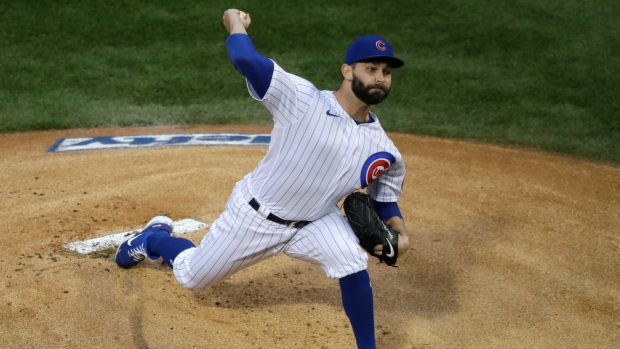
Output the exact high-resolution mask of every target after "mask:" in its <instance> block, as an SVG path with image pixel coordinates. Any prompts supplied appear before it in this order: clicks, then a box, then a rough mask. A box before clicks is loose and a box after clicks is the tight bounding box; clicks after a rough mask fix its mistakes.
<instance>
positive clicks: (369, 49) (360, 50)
mask: <svg viewBox="0 0 620 349" xmlns="http://www.w3.org/2000/svg"><path fill="white" fill-rule="evenodd" d="M364 60H371V61H377V62H386V63H388V64H390V65H391V66H392V68H400V67H402V66H403V65H405V62H403V60H402V59H400V58H397V57H394V49H392V45H390V43H389V42H388V41H387V40H385V39H384V38H382V37H380V36H378V35H369V36H360V37H359V38H357V40H355V42H354V43H352V44H351V45H349V48H347V55H346V56H345V58H344V63H345V64H349V65H351V64H353V63H355V62H359V61H364Z"/></svg>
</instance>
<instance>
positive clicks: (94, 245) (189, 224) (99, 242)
mask: <svg viewBox="0 0 620 349" xmlns="http://www.w3.org/2000/svg"><path fill="white" fill-rule="evenodd" d="M206 227H208V225H207V224H206V223H203V222H201V221H197V220H195V219H191V218H186V219H181V220H178V221H175V222H174V234H175V235H182V234H187V233H191V232H194V231H198V230H201V229H205V228H206ZM141 229H142V228H139V229H136V230H129V231H125V232H122V233H116V234H111V235H106V236H102V237H98V238H94V239H89V240H84V241H74V242H70V243H68V244H66V245H65V248H67V249H69V250H71V251H75V252H77V253H81V254H88V253H92V252H97V251H100V250H103V249H106V248H108V247H112V246H118V245H120V244H121V242H123V241H125V239H127V237H128V236H129V235H132V234H134V233H135V232H137V231H140V230H141Z"/></svg>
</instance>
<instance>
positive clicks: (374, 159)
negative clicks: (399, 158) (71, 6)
mask: <svg viewBox="0 0 620 349" xmlns="http://www.w3.org/2000/svg"><path fill="white" fill-rule="evenodd" d="M394 162H396V157H394V155H392V154H390V153H388V152H385V151H381V152H378V153H374V154H372V155H371V156H370V157H369V158H368V159H367V160H366V162H364V166H362V173H360V183H361V185H362V188H366V187H367V186H368V185H369V184H370V183H372V182H374V181H375V180H376V179H377V178H379V176H381V175H382V174H383V173H384V172H385V171H387V170H388V168H389V167H390V166H391V165H392V164H393V163H394Z"/></svg>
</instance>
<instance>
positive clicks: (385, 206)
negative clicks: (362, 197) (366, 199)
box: [372, 200, 403, 222]
mask: <svg viewBox="0 0 620 349" xmlns="http://www.w3.org/2000/svg"><path fill="white" fill-rule="evenodd" d="M372 201H373V203H374V204H375V209H376V210H377V213H378V214H379V218H381V220H382V221H384V222H385V221H387V220H388V219H390V218H392V217H395V216H398V217H400V218H403V215H402V214H401V213H400V208H398V204H397V203H395V202H379V201H376V200H372Z"/></svg>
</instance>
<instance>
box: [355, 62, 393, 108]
mask: <svg viewBox="0 0 620 349" xmlns="http://www.w3.org/2000/svg"><path fill="white" fill-rule="evenodd" d="M352 73H353V80H352V81H351V90H352V91H353V93H354V94H355V96H356V97H357V98H358V99H359V100H360V101H362V102H364V103H365V104H369V105H377V104H379V103H381V102H383V100H384V99H386V98H387V96H388V95H389V94H390V88H391V86H392V68H391V67H390V66H389V65H388V64H387V63H374V62H359V63H354V64H353V70H352Z"/></svg>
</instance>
